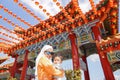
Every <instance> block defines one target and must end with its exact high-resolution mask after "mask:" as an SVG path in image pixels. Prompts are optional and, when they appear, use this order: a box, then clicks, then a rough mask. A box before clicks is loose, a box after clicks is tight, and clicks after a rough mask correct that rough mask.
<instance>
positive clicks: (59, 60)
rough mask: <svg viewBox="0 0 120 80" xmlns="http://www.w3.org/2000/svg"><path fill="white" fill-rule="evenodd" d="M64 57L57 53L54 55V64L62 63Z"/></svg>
mask: <svg viewBox="0 0 120 80" xmlns="http://www.w3.org/2000/svg"><path fill="white" fill-rule="evenodd" d="M62 59H63V57H62V56H60V55H57V56H55V57H54V59H53V63H54V64H60V63H62Z"/></svg>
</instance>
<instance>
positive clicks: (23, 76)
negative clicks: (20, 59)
mask: <svg viewBox="0 0 120 80" xmlns="http://www.w3.org/2000/svg"><path fill="white" fill-rule="evenodd" d="M25 52H26V53H25V57H24V63H23V67H22V73H21V76H20V80H25V76H26V71H27V66H28V53H29V51H28V50H26V51H25Z"/></svg>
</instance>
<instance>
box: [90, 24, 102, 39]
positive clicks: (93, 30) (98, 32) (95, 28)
mask: <svg viewBox="0 0 120 80" xmlns="http://www.w3.org/2000/svg"><path fill="white" fill-rule="evenodd" d="M92 32H93V33H94V37H95V40H98V41H100V39H101V35H100V30H99V26H94V27H92Z"/></svg>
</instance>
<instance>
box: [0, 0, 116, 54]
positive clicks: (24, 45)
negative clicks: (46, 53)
mask: <svg viewBox="0 0 120 80" xmlns="http://www.w3.org/2000/svg"><path fill="white" fill-rule="evenodd" d="M45 1H46V2H47V0H45ZM26 2H27V0H11V1H3V0H1V1H0V11H1V12H0V13H1V14H0V20H1V21H2V22H3V23H0V29H1V31H0V34H1V36H0V41H1V42H0V51H4V52H5V53H7V54H10V55H14V54H15V53H19V52H21V51H24V50H25V49H28V48H34V45H37V46H36V47H38V48H41V47H42V45H43V44H44V43H45V44H51V45H52V44H55V43H57V42H61V41H62V40H66V39H67V35H68V34H69V32H70V31H75V29H77V30H76V31H78V29H79V28H80V27H84V25H88V24H90V23H94V26H98V27H99V26H100V25H101V23H102V24H104V25H105V27H106V28H107V31H108V34H109V35H113V34H116V33H117V26H118V25H117V24H118V3H117V0H100V1H99V2H98V3H97V4H96V2H95V1H93V0H89V2H88V3H89V6H91V9H90V10H88V11H86V12H84V11H83V8H81V6H80V4H81V2H80V1H78V0H69V1H66V2H65V4H63V3H62V2H60V1H57V0H53V1H52V2H50V3H48V4H44V3H43V2H42V1H37V0H31V1H29V0H28V3H26ZM28 4H31V5H29V6H28ZM53 4H54V5H53ZM44 5H50V7H45V6H44ZM35 9H36V10H35ZM39 10H40V15H38V13H37V12H36V11H38V12H39ZM17 11H19V12H17ZM52 11H53V13H52ZM41 12H42V13H41ZM43 17H44V18H43ZM88 26H89V25H88ZM76 33H77V32H76ZM61 36H62V37H61ZM53 37H55V38H54V41H55V42H53V43H50V42H51V41H50V40H51V39H53ZM58 38H59V39H61V38H63V39H61V40H57V39H58ZM31 46H32V47H31ZM38 48H36V49H38ZM29 50H30V49H29Z"/></svg>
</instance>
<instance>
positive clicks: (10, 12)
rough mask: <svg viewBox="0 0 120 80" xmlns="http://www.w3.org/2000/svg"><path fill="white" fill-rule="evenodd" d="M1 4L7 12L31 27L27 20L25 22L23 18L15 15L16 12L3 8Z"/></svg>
mask: <svg viewBox="0 0 120 80" xmlns="http://www.w3.org/2000/svg"><path fill="white" fill-rule="evenodd" d="M0 6H2V9H3V10H4V11H5V12H7V13H8V14H9V15H11V16H13V17H14V18H16V19H18V20H19V21H21V22H23V23H24V24H26V25H27V26H29V27H32V25H31V24H30V23H28V22H26V21H25V20H24V19H22V18H20V17H19V16H17V15H16V14H14V13H13V12H12V11H10V10H8V9H7V8H5V7H4V6H3V5H0Z"/></svg>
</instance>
